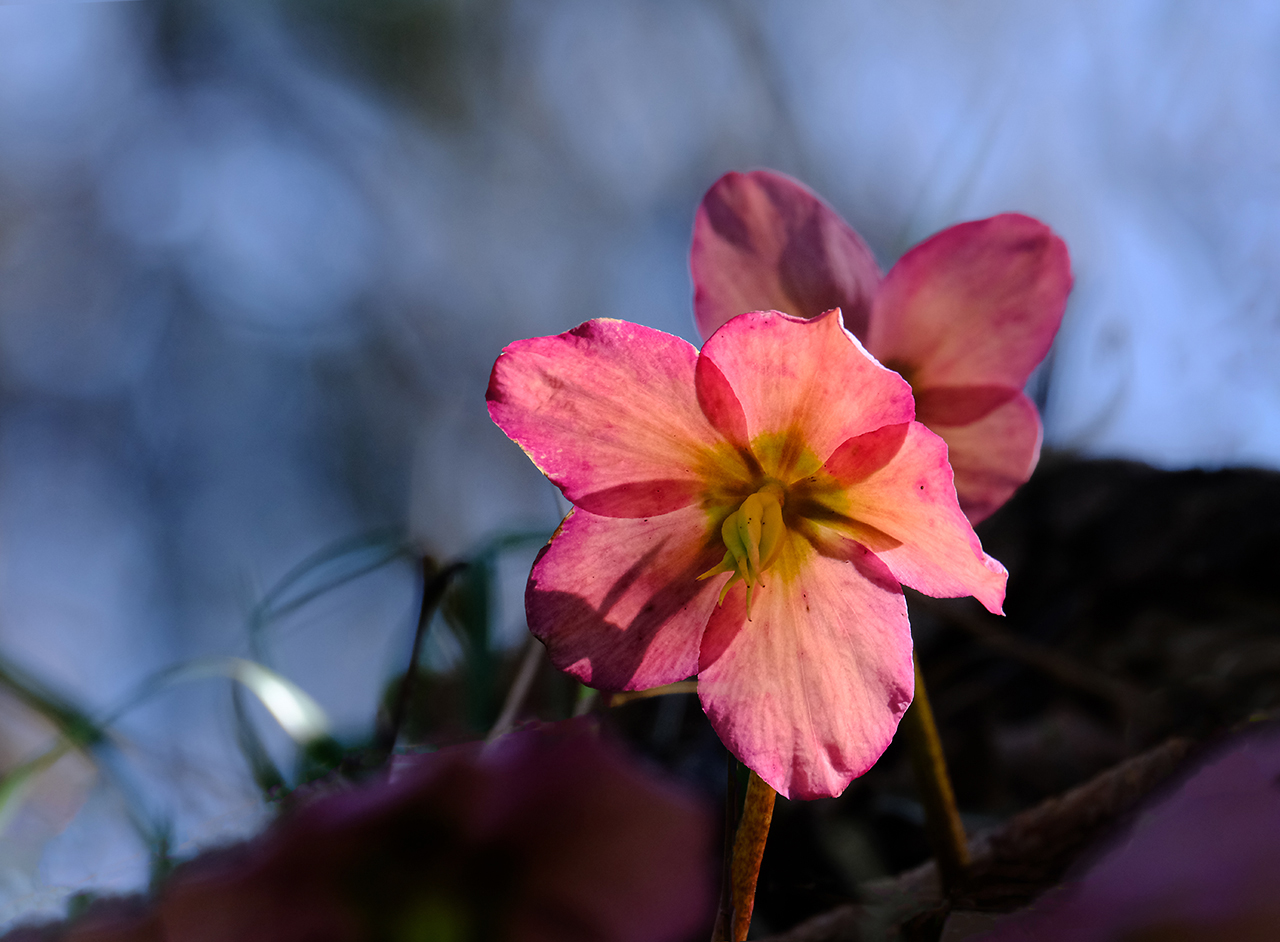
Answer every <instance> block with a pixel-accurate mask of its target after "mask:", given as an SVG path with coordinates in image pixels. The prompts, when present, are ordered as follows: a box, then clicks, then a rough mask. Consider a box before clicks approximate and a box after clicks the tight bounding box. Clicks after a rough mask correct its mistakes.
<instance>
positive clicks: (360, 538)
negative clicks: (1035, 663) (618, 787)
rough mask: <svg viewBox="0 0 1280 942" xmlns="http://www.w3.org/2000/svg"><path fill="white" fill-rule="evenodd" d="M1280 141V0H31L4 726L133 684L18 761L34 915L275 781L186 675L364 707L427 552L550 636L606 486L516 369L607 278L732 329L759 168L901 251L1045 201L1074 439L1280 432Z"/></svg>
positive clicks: (495, 636)
mask: <svg viewBox="0 0 1280 942" xmlns="http://www.w3.org/2000/svg"><path fill="white" fill-rule="evenodd" d="M1278 154H1280V8H1277V7H1276V6H1275V5H1274V4H1264V3H1261V2H1258V3H1247V2H1240V3H1237V4H1233V5H1232V8H1231V12H1230V15H1229V16H1228V15H1224V11H1223V9H1222V7H1221V6H1220V5H1218V4H1212V3H1184V4H1175V5H1170V4H1167V3H1161V2H1155V0H1151V2H1144V0H1131V2H1126V3H1124V4H1115V3H1108V2H1103V0H1083V2H1082V0H1072V2H1067V0H1053V2H1048V0H1046V2H1040V3H1036V4H1024V3H1017V2H1013V0H1009V2H990V0H982V2H976V0H906V2H887V0H881V2H848V0H839V2H836V0H831V2H821V0H815V2H811V3H806V4H781V3H773V2H767V0H703V2H695V3H691V2H687V0H646V2H640V0H253V2H250V0H135V2H113V3H78V4H60V3H16V4H14V3H5V4H0V770H6V769H12V768H16V767H19V766H20V765H21V763H23V762H27V761H29V760H32V759H33V758H35V757H39V756H42V755H46V754H47V750H48V749H50V748H51V744H52V743H55V742H56V741H57V736H58V735H59V733H61V735H63V736H64V738H65V737H67V736H68V735H71V733H74V732H75V730H76V729H79V730H80V732H79V733H78V734H76V735H80V736H82V739H83V740H84V741H85V742H88V741H89V740H92V739H94V737H95V736H96V735H98V733H97V732H94V730H96V729H97V728H98V727H96V726H93V725H92V724H94V723H104V722H105V718H108V717H109V718H111V726H110V730H111V732H110V737H109V739H110V741H109V742H108V743H106V744H105V745H103V744H102V743H97V741H96V740H95V741H94V743H96V745H95V749H96V751H94V750H90V751H87V752H86V751H68V752H67V753H66V754H65V755H62V754H59V755H56V756H50V758H49V761H48V762H47V763H45V764H44V765H41V766H40V767H39V769H38V770H37V773H38V774H34V775H33V777H31V778H29V779H28V780H25V781H26V784H25V786H24V788H25V789H26V791H25V792H24V800H23V801H22V802H11V801H9V798H10V797H12V796H10V795H9V794H7V793H6V794H0V804H2V808H0V825H3V827H4V830H3V831H0V926H2V925H5V924H8V923H9V922H11V921H12V920H13V919H15V918H17V917H19V916H23V915H28V914H31V913H40V912H48V913H54V912H60V911H61V908H62V907H63V905H64V903H65V901H66V899H67V897H68V895H69V894H72V893H74V892H76V891H77V890H80V889H83V888H85V887H87V886H92V887H96V888H101V889H111V890H128V889H136V888H139V887H142V886H144V885H145V884H146V882H147V880H148V878H149V875H150V872H151V868H152V866H153V862H154V860H155V857H156V852H157V846H163V848H164V849H165V850H164V853H167V854H173V855H175V856H186V855H190V854H191V853H192V852H194V851H195V849H197V848H199V847H201V846H205V845H208V844H211V843H217V842H220V841H225V840H228V839H231V838H234V837H236V836H240V835H244V834H247V833H250V832H251V831H252V830H253V829H254V828H256V827H257V826H258V825H259V824H260V823H261V822H262V821H263V820H264V819H265V818H266V816H267V815H268V813H269V811H268V804H267V802H266V801H265V800H264V797H263V789H262V788H261V787H260V786H261V785H262V780H261V776H259V777H258V780H257V781H255V775H254V768H253V766H252V763H250V762H247V761H246V758H245V757H246V754H249V753H252V749H247V747H246V746H245V735H246V734H245V729H246V727H247V726H248V727H255V728H257V729H258V730H259V733H260V736H261V740H262V741H261V742H260V743H258V746H259V747H261V750H264V751H265V755H266V756H267V757H268V759H271V758H274V761H275V762H276V763H277V764H279V765H285V764H287V763H288V762H290V761H292V759H291V756H292V751H291V750H292V748H293V747H292V745H291V742H290V740H289V737H288V736H286V735H285V734H284V733H282V732H281V731H280V730H279V728H278V727H277V726H276V725H275V724H274V722H273V720H272V719H271V717H270V716H269V715H268V714H267V713H266V712H265V711H263V710H262V709H260V708H259V707H258V706H257V705H255V704H254V703H252V702H249V703H245V702H243V701H242V702H241V708H240V709H238V710H237V709H235V708H233V702H232V700H231V699H230V698H229V697H228V695H227V688H226V685H225V684H224V683H216V682H207V679H201V678H205V674H200V671H198V670H197V671H196V673H197V674H200V677H197V678H194V679H193V678H192V677H180V678H177V679H176V680H175V681H174V682H173V683H169V684H168V685H166V686H164V687H163V689H159V688H157V689H151V687H148V679H149V678H154V677H155V676H156V674H157V672H162V671H165V670H166V669H169V668H171V667H174V666H175V665H184V664H191V663H193V662H195V663H197V664H207V663H209V662H207V661H201V660H200V659H202V658H203V659H207V658H210V657H214V656H237V657H253V658H254V659H256V660H259V661H261V662H263V663H266V664H267V665H268V666H270V667H271V668H272V669H274V670H276V671H278V672H279V673H280V675H281V676H284V677H287V678H289V679H290V680H292V681H293V682H294V683H296V684H297V685H299V687H300V688H301V689H302V690H304V691H306V692H307V693H308V694H309V695H310V696H311V697H313V698H314V699H315V700H316V701H317V703H318V704H319V706H320V707H321V708H322V709H323V711H324V712H325V714H326V715H327V717H328V721H329V723H330V724H331V729H332V731H333V733H334V735H335V736H337V737H338V739H339V740H342V741H344V742H348V741H351V742H354V741H358V740H360V739H361V738H367V736H368V735H369V733H370V730H371V728H372V722H373V716H374V713H375V710H376V708H377V705H378V703H379V701H380V698H381V697H382V695H383V690H384V685H385V684H386V683H387V682H388V680H389V679H390V678H392V677H393V676H394V675H395V674H396V672H397V671H403V670H404V665H405V663H406V661H407V658H408V652H409V645H410V640H411V637H412V633H413V628H414V623H415V620H416V618H417V607H418V593H419V590H420V586H419V581H420V580H419V571H418V567H417V563H416V560H415V559H414V557H413V552H412V551H411V548H417V549H418V550H419V551H421V552H426V553H429V554H431V556H432V557H433V558H435V559H437V560H440V561H444V560H449V559H455V558H461V557H468V558H483V559H484V560H486V565H485V567H482V568H483V572H484V577H485V580H487V581H486V582H485V583H484V584H483V585H481V586H480V588H479V589H478V590H476V591H479V592H480V593H481V594H480V596H474V595H473V601H474V599H475V598H480V602H477V603H476V604H479V605H481V606H482V607H483V608H484V612H483V615H482V617H483V620H484V623H485V626H486V627H485V628H484V632H485V635H484V639H483V642H482V643H483V645H485V646H486V650H488V649H490V648H491V649H492V651H494V652H496V653H497V654H498V655H503V654H504V652H517V653H518V652H519V650H520V649H521V646H522V645H523V644H524V637H525V635H524V632H525V628H524V622H523V612H522V606H521V591H522V587H523V580H524V576H525V575H526V574H527V567H528V564H529V561H530V560H531V558H532V553H533V551H534V549H535V548H536V545H537V542H538V539H540V538H543V537H545V535H546V534H548V533H549V532H550V531H551V529H553V528H554V526H555V524H556V522H557V521H558V520H559V517H560V515H561V513H562V507H561V506H560V505H559V504H558V503H557V498H556V495H555V493H554V491H553V489H552V488H551V487H550V486H549V485H548V484H546V482H545V481H544V480H543V479H542V478H541V476H540V475H539V474H538V473H537V471H536V470H535V469H534V468H533V467H532V465H531V464H530V463H529V462H528V461H527V459H525V458H524V456H523V455H522V454H521V453H520V451H519V450H518V449H517V448H516V447H515V446H513V445H511V444H510V443H509V442H508V441H507V440H506V438H505V437H504V436H503V435H502V433H501V432H499V431H498V430H497V429H496V428H495V427H493V426H492V425H491V423H490V422H489V420H488V417H487V414H486V412H485V408H484V398H483V397H484V390H485V386H486V383H487V380H488V373H489V369H490V367H491V365H492V363H493V360H494V358H495V357H496V356H497V354H498V352H499V351H500V350H501V349H502V347H503V346H504V345H505V344H507V343H509V342H511V341H512V340H515V339H517V338H520V337H526V336H533V335H541V334H550V333H557V332H560V331H563V330H566V329H568V328H570V327H572V326H574V325H576V324H578V323H579V322H581V321H583V320H585V319H587V318H591V317H598V316H608V317H619V318H626V319H629V320H634V321H637V322H640V323H642V324H646V325H649V326H652V327H656V328H660V329H662V330H666V331H670V332H672V333H675V334H679V335H680V336H683V337H685V338H687V339H689V340H691V341H694V342H696V341H697V337H696V333H695V331H694V329H693V323H692V314H691V285H690V281H689V275H688V270H687V251H688V241H689V234H690V228H691V224H692V218H693V212H694V209H695V207H696V205H697V202H698V200H699V199H700V197H701V195H702V193H703V192H704V191H705V189H706V188H707V187H708V186H709V185H710V184H711V183H712V182H713V181H714V180H715V179H716V178H717V177H718V176H719V175H720V174H721V173H723V172H725V171H727V170H731V169H740V170H745V169H750V168H754V167H772V168H775V169H779V170H782V171H784V172H787V173H790V174H792V175H794V176H796V177H798V178H800V179H801V180H803V181H804V182H806V183H807V184H809V185H810V186H811V187H813V188H814V189H815V190H817V191H818V192H819V193H820V194H821V195H823V196H824V197H825V198H826V199H827V200H828V201H829V202H830V203H832V204H833V205H834V206H835V207H836V209H837V210H839V211H840V212H841V213H842V214H843V215H844V217H845V218H846V219H847V220H848V221H849V222H850V223H851V224H852V225H853V226H854V227H855V228H856V229H857V230H858V231H859V232H860V233H861V234H862V235H863V236H864V237H865V238H866V239H867V241H868V242H869V244H870V245H871V247H872V249H873V250H874V251H875V252H876V254H877V256H878V258H879V259H880V262H881V264H882V266H883V267H885V268H887V267H888V266H890V265H891V264H892V263H893V261H894V260H895V259H896V258H897V257H898V256H899V255H900V254H901V253H902V252H903V251H904V250H905V249H906V248H908V247H909V246H910V245H912V244H913V243H915V242H916V241H919V240H920V239H921V238H923V237H925V236H928V235H930V234H931V233H933V232H935V231H937V230H939V229H941V228H943V227H946V226H948V225H951V224H953V223H955V222H958V221H961V220H966V219H974V218H980V217H984V216H988V215H991V214H994V213H997V212H1003V211H1019V212H1023V213H1027V214H1030V215H1034V216H1037V217H1039V218H1040V219H1042V220H1044V221H1045V222H1047V223H1049V224H1050V225H1051V226H1052V227H1053V228H1054V229H1056V230H1057V231H1058V232H1059V233H1060V234H1061V235H1062V236H1063V237H1064V238H1065V239H1066V241H1067V243H1068V245H1069V246H1070V249H1071V252H1072V256H1073V261H1074V266H1075V271H1076V288H1075V292H1074V295H1073V297H1072V300H1071V303H1070V306H1069V308H1068V312H1067V316H1066V320H1065V321H1064V324H1063V328H1062V331H1061V334H1060V335H1059V338H1058V341H1057V344H1056V346H1055V348H1054V350H1053V353H1052V354H1051V357H1050V359H1049V360H1048V361H1047V362H1046V365H1045V366H1044V367H1043V368H1042V369H1041V371H1040V372H1039V373H1038V374H1037V376H1036V377H1034V378H1033V391H1034V393H1035V395H1036V397H1037V399H1038V401H1039V402H1040V403H1041V405H1042V408H1043V411H1044V417H1045V436H1046V445H1047V446H1048V447H1049V448H1050V449H1054V450H1056V451H1058V452H1062V453H1072V454H1077V455H1083V456H1115V457H1125V458H1135V459H1140V460H1142V461H1145V462H1149V463H1152V464H1155V465H1157V466H1160V467H1163V468H1169V469H1176V468H1190V467H1209V468H1214V467H1221V466H1228V465H1260V466H1264V467H1275V466H1277V465H1280V375H1278V373H1277V370H1276V365H1277V363H1280V306H1278V305H1277V298H1280V264H1278V263H1280V166H1278V165H1277V159H1278V158H1277V155H1278ZM522 534H531V536H529V538H528V539H524V538H522V537H521V536H520V535H522ZM495 540H498V541H503V540H505V542H501V543H500V544H495V543H494V542H493V541H495ZM495 547H497V548H496V549H495ZM993 551H994V550H993ZM477 554H480V555H479V557H477ZM299 567H301V568H299ZM464 601H465V600H464ZM459 604H462V603H459ZM457 607H458V606H457V605H455V606H454V608H455V609H457ZM463 607H464V608H465V605H464V606H463ZM455 614H456V612H455ZM468 617H473V620H474V617H481V616H475V615H474V611H473V612H472V616H468ZM465 623H466V617H462V618H461V622H459V621H458V620H457V619H454V621H453V622H450V624H454V625H455V627H456V625H457V624H463V626H464V627H463V628H462V629H459V630H451V629H450V628H449V626H448V624H446V625H444V626H443V627H440V628H439V630H434V629H433V632H432V634H431V636H430V637H429V639H428V644H427V648H426V651H425V653H424V661H425V663H426V664H427V667H428V669H429V670H430V671H434V672H435V673H436V674H437V675H441V676H443V675H446V674H448V672H449V671H450V670H451V669H452V668H453V667H455V666H456V663H457V662H458V659H459V658H460V657H462V656H463V654H464V653H465V652H466V650H467V648H466V645H467V643H468V638H467V636H466V631H465ZM472 641H474V639H472ZM212 672H213V673H217V671H216V670H213V671H212ZM206 673H208V671H206ZM187 681H191V682H187ZM139 691H144V693H143V694H140V693H139ZM135 699H136V704H135V703H134V700H135ZM499 699H500V696H499ZM127 704H133V705H132V706H131V708H130V709H128V710H127V712H123V713H118V712H117V711H119V710H121V709H122V708H123V707H124V706H125V705H127ZM487 709H488V710H489V713H492V712H493V710H494V709H495V707H494V706H492V705H491V706H490V707H488V708H487ZM59 711H61V712H59ZM481 712H482V713H483V711H481ZM483 718H484V716H482V717H481V719H483ZM659 721H661V717H659ZM86 722H88V723H90V724H91V725H90V727H89V731H88V732H86V731H85V727H84V726H83V724H84V723H86ZM479 722H480V720H476V723H479ZM77 723H80V724H82V725H81V726H80V727H77V726H76V724H77ZM68 730H71V733H69V732H68ZM86 737H87V738H86ZM98 746H102V748H98Z"/></svg>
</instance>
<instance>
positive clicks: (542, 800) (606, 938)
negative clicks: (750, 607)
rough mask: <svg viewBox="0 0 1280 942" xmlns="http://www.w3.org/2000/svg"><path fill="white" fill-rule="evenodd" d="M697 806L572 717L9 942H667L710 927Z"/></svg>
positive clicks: (708, 859) (469, 751) (408, 774)
mask: <svg viewBox="0 0 1280 942" xmlns="http://www.w3.org/2000/svg"><path fill="white" fill-rule="evenodd" d="M713 904H714V889H713V885H712V826H711V821H710V816H709V815H708V814H707V811H706V809H705V808H703V807H702V806H701V804H699V803H698V802H697V801H696V800H695V799H694V798H692V797H691V796H690V795H688V794H686V793H685V792H684V791H683V790H681V789H677V788H675V787H673V786H671V785H669V784H667V783H665V782H661V781H658V780H656V779H655V778H654V777H653V775H652V774H651V773H649V772H647V771H645V770H644V769H642V768H640V767H639V766H637V765H636V764H634V763H633V762H631V761H630V760H629V759H628V757H627V756H626V755H625V754H624V753H622V752H621V751H620V750H619V749H617V748H616V747H614V746H612V745H611V744H609V743H607V742H602V741H601V740H600V738H599V736H597V735H596V734H595V733H594V731H593V730H592V729H591V728H589V726H588V725H587V724H584V723H583V722H581V721H574V722H571V723H567V724H559V725H558V726H556V727H547V728H544V729H541V730H530V731H523V732H517V733H513V734H511V735H509V736H506V737H504V738H503V739H501V740H499V741H498V742H496V743H494V744H493V745H491V746H488V747H485V748H480V744H478V743H476V744H472V745H468V746H458V747H452V748H449V749H444V750H441V751H440V752H437V753H433V754H430V755H424V756H420V757H414V758H413V759H411V760H408V761H406V763H405V767H404V768H403V770H402V771H401V773H400V774H399V775H398V777H397V778H396V779H395V780H394V781H392V782H391V783H390V784H387V783H379V784H377V785H371V786H363V787H357V788H352V789H350V790H348V791H345V792H339V793H337V794H329V795H327V796H324V797H320V798H316V799H314V800H312V801H311V803H310V804H307V805H305V806H304V807H302V808H301V809H299V810H298V811H297V812H296V813H294V814H292V815H289V816H287V817H285V818H283V819H282V820H280V821H278V822H277V823H276V824H275V825H273V826H272V827H271V828H270V829H269V830H268V831H267V832H266V833H264V834H263V835H261V836H260V837H258V838H256V839H254V840H252V841H249V842H247V843H244V844H240V845H236V846H233V847H229V848H224V849H222V850H217V851H212V852H210V853H207V854H204V855H202V856H200V857H198V858H196V859H195V860H193V861H190V862H188V863H186V864H183V865H182V866H181V867H179V868H178V869H177V870H176V871H175V872H174V874H173V875H172V876H171V877H170V878H169V880H168V881H167V882H166V884H165V885H164V886H163V887H162V889H161V891H160V893H159V897H158V899H157V900H156V901H155V902H154V903H153V904H151V906H150V907H147V906H145V905H144V903H143V902H142V901H141V900H137V899H126V900H116V901H101V902H99V903H95V904H94V905H93V907H91V909H90V911H89V913H88V914H86V916H84V917H81V918H80V919H77V920H73V921H71V922H69V923H64V924H60V925H46V926H43V927H38V928H31V929H24V930H19V931H18V932H16V933H14V934H13V935H12V936H6V937H5V938H6V940H8V939H10V938H12V939H13V942H27V940H30V942H55V940H57V942H232V940H234V942H365V940H370V939H377V940H386V942H411V940H413V942H416V940H426V942H664V940H665V942H680V940H682V939H686V938H688V936H689V934H690V933H692V932H696V931H698V930H700V929H701V928H702V927H703V926H706V925H709V922H710V915H711V909H712V907H713Z"/></svg>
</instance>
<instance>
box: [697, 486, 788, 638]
mask: <svg viewBox="0 0 1280 942" xmlns="http://www.w3.org/2000/svg"><path fill="white" fill-rule="evenodd" d="M783 499H784V493H783V491H782V488H780V487H779V486H778V485H776V484H767V485H765V486H764V487H762V488H760V490H758V491H756V492H755V493H754V494H752V495H751V496H750V497H748V498H747V499H746V500H744V501H743V502H742V506H740V507H739V508H738V509H737V510H735V511H734V512H733V513H731V514H729V516H728V517H726V518H725V521H724V523H723V524H722V525H721V527H720V537H721V539H723V540H724V545H725V554H724V558H723V559H722V560H720V562H719V563H717V564H716V565H715V566H713V567H712V568H710V569H708V570H707V571H706V572H704V573H703V574H702V575H700V576H698V578H699V579H710V578H711V577H712V576H714V575H718V574H720V573H722V572H731V573H733V575H732V576H731V577H730V578H729V581H728V582H726V583H725V584H724V588H723V589H721V590H720V599H719V601H718V602H717V603H716V604H717V605H720V604H723V603H724V598H725V596H726V595H727V594H728V592H729V589H730V588H732V587H733V585H734V584H735V583H737V582H739V581H741V582H744V583H746V586H747V617H748V618H750V617H751V596H752V594H753V593H752V590H753V589H755V587H756V585H757V584H760V574H761V573H762V572H764V571H765V570H766V569H768V568H769V567H770V566H771V565H772V564H773V562H774V560H775V559H777V556H778V552H779V551H780V550H781V549H782V544H783V539H782V538H783V536H785V535H786V532H787V528H786V524H785V523H784V522H783V519H782V500H783Z"/></svg>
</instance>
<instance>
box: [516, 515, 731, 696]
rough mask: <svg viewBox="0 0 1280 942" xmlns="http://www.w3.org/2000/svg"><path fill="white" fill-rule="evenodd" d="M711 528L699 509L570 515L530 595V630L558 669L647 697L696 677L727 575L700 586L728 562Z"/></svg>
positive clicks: (541, 560) (536, 568) (540, 564)
mask: <svg viewBox="0 0 1280 942" xmlns="http://www.w3.org/2000/svg"><path fill="white" fill-rule="evenodd" d="M710 531H711V527H710V525H709V523H708V521H707V517H706V515H705V514H704V513H703V511H702V510H701V509H700V508H698V507H685V508H683V509H681V510H677V511H674V512H673V513H669V514H664V515H662V516H657V517H647V518H616V517H598V516H596V515H594V514H591V513H587V512H586V511H584V510H581V509H579V510H575V511H573V512H572V513H570V514H569V516H568V517H566V518H565V519H564V523H562V524H561V525H560V529H559V530H558V531H557V532H556V535H555V536H554V537H552V538H551V542H550V543H549V544H547V547H546V548H545V549H544V550H543V551H542V553H541V555H540V556H539V557H538V559H537V561H536V562H535V563H534V565H533V572H531V573H530V574H529V585H528V588H527V590H526V592H525V611H526V613H527V615H528V617H529V628H530V629H531V630H532V631H533V633H534V634H535V635H537V636H538V637H539V638H540V639H541V640H542V642H543V643H544V644H546V646H547V651H548V652H549V653H550V655H551V661H552V663H553V664H555V666H556V667H558V668H560V669H561V670H564V671H568V672H569V673H570V674H572V675H573V676H575V677H577V678H578V679H579V680H581V681H582V682H583V683H585V684H590V685H591V686H593V687H600V688H602V689H605V690H643V689H645V688H647V687H656V686H659V685H660V684H668V683H673V682H674V681H677V680H683V679H684V678H686V677H689V676H691V675H693V674H694V673H696V672H697V669H698V645H699V643H700V641H701V638H702V632H703V629H704V628H705V627H706V624H707V619H708V618H709V617H710V616H711V610H712V608H714V607H715V604H716V595H717V593H718V591H719V589H720V586H721V585H722V584H723V583H724V581H725V578H726V577H723V576H722V577H720V578H719V579H708V580H706V581H704V582H699V581H698V580H697V577H698V576H699V575H700V574H701V573H704V572H706V571H707V570H708V569H710V568H711V567H713V566H714V565H715V564H716V563H718V562H719V561H720V559H721V557H722V556H723V555H724V545H723V544H722V543H720V542H719V540H718V539H716V540H712V538H711V532H710ZM715 536H716V537H717V538H718V536H719V534H718V533H717V534H715Z"/></svg>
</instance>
